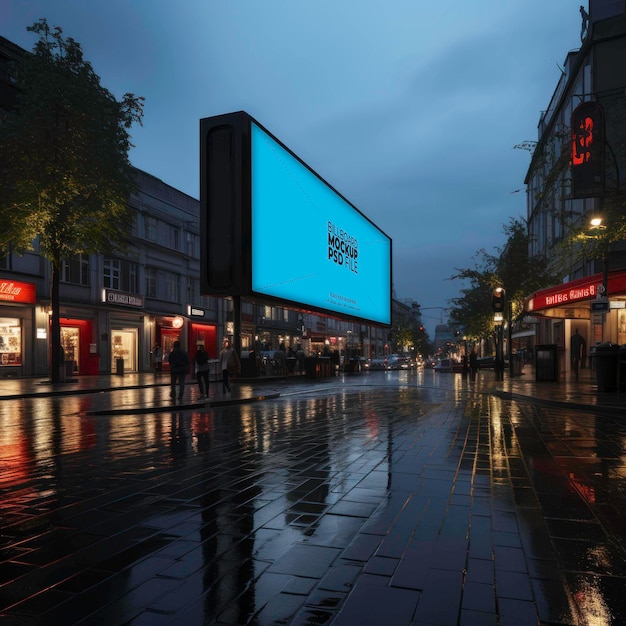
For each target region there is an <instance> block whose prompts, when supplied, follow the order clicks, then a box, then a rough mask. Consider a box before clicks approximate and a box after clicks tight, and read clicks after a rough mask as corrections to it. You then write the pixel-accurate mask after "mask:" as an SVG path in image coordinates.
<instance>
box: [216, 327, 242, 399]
mask: <svg viewBox="0 0 626 626" xmlns="http://www.w3.org/2000/svg"><path fill="white" fill-rule="evenodd" d="M220 369H221V370H222V392H226V391H230V379H231V377H232V376H235V375H237V374H239V373H240V372H241V361H240V360H239V357H238V356H237V353H236V352H235V351H234V350H233V348H231V345H230V340H228V339H224V349H223V350H222V351H221V352H220Z"/></svg>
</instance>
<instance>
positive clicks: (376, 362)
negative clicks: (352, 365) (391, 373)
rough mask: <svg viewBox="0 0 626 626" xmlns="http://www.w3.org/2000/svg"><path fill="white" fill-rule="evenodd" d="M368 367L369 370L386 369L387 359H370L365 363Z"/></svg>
mask: <svg viewBox="0 0 626 626" xmlns="http://www.w3.org/2000/svg"><path fill="white" fill-rule="evenodd" d="M365 367H366V369H368V370H385V369H387V359H380V358H375V359H370V360H369V361H367V363H366V364H365Z"/></svg>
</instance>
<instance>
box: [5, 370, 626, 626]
mask: <svg viewBox="0 0 626 626" xmlns="http://www.w3.org/2000/svg"><path fill="white" fill-rule="evenodd" d="M490 376H491V377H492V376H493V374H492V373H490V372H487V373H482V374H481V378H480V379H479V381H478V382H477V384H476V385H470V384H468V383H467V381H466V380H463V379H461V377H460V376H458V375H452V374H447V375H441V374H434V373H433V372H430V371H426V372H424V373H420V374H414V373H409V374H407V373H404V372H400V373H385V372H380V373H378V372H376V373H374V372H371V373H369V374H363V375H357V376H345V377H343V376H342V377H339V378H336V379H327V380H323V381H303V380H298V381H294V380H286V381H278V380H277V381H265V382H254V383H253V384H251V383H248V382H241V383H240V384H239V385H238V388H237V389H236V390H235V391H234V392H233V394H231V395H222V394H221V390H219V389H214V391H213V392H212V395H211V397H210V398H209V400H208V401H206V400H201V399H200V398H198V397H197V396H196V392H195V390H194V388H193V387H190V388H189V389H188V391H187V392H186V393H187V394H188V395H187V398H188V399H187V400H184V401H183V403H182V404H181V405H172V404H171V402H170V401H169V398H167V397H166V396H168V392H169V390H168V389H167V387H166V386H161V385H157V386H155V381H154V380H153V379H150V378H148V377H145V376H140V375H139V376H135V377H133V376H126V377H124V380H123V381H119V380H115V379H112V377H109V378H108V379H107V380H105V379H98V380H92V381H88V380H80V381H78V382H77V383H75V384H73V386H72V384H71V383H68V385H66V386H65V388H64V389H63V390H60V389H52V388H50V386H46V385H41V383H40V382H38V381H22V382H17V381H0V393H2V394H3V395H4V398H5V399H4V400H2V401H0V464H1V468H0V469H1V470H2V471H1V473H0V476H1V478H0V486H1V487H2V490H3V496H2V500H1V505H0V515H1V519H0V521H1V522H2V526H1V529H2V530H1V531H0V545H1V546H2V556H1V557H0V559H1V561H0V617H1V618H2V623H3V624H5V623H6V624H9V625H11V624H26V625H29V624H63V625H66V624H90V625H91V624H107V625H109V624H110V625H115V624H133V625H142V624H150V625H152V624H154V625H157V626H158V625H160V624H181V625H182V624H185V625H186V626H191V625H193V624H233V625H235V624H255V625H263V624H334V625H352V624H359V626H361V625H367V624H372V625H381V624H383V625H384V624H388V625H390V626H395V625H404V624H406V625H409V624H416V625H424V626H425V625H431V624H451V625H462V626H468V625H472V624H481V625H483V624H494V625H495V624H499V625H501V626H504V625H507V624H513V625H516V626H517V625H519V624H522V625H525V624H539V623H541V624H622V623H626V602H625V600H624V597H623V596H624V594H623V589H624V583H625V582H626V559H625V558H624V557H625V556H626V551H625V550H626V547H625V545H624V537H626V532H625V531H626V527H625V523H624V519H626V517H625V513H626V504H625V499H624V498H625V493H626V490H625V482H624V479H625V477H626V463H625V456H624V445H625V441H626V426H625V423H626V422H624V417H623V416H624V412H623V411H622V410H621V407H622V401H623V397H622V394H620V393H614V394H600V393H597V392H596V391H595V390H594V388H593V385H592V384H591V383H590V382H589V381H586V382H582V383H579V384H576V385H573V384H570V383H568V382H566V381H563V382H562V383H560V384H548V385H545V384H535V383H533V382H532V380H529V377H528V376H524V377H522V378H520V379H518V380H515V379H513V380H510V381H509V380H506V381H504V382H503V383H499V384H497V385H496V384H494V383H493V382H492V380H491V378H490ZM107 383H108V384H107ZM90 385H91V386H92V387H93V388H100V389H113V388H115V390H114V391H104V392H100V393H87V392H88V391H93V389H90ZM124 387H133V388H130V389H129V388H124ZM57 391H58V392H59V394H60V395H58V396H54V395H50V394H51V393H53V392H57ZM20 396H21V397H20ZM261 399H263V401H260V400H261ZM254 400H256V401H254ZM151 409H152V411H151Z"/></svg>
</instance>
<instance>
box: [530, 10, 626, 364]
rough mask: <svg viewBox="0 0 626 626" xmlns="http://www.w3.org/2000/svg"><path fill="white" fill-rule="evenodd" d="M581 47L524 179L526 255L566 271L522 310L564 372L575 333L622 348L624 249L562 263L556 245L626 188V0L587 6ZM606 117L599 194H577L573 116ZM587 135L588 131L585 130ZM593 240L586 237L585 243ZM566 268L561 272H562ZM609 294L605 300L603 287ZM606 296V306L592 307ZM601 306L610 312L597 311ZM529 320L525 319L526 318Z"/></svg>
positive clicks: (568, 62)
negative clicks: (590, 111)
mask: <svg viewBox="0 0 626 626" xmlns="http://www.w3.org/2000/svg"><path fill="white" fill-rule="evenodd" d="M581 19H582V24H581V46H580V48H579V49H578V50H575V51H572V52H569V53H568V54H567V56H566V59H565V63H564V66H563V73H562V76H561V78H560V80H559V82H558V84H557V86H556V89H555V91H554V94H553V95H552V98H551V100H550V103H549V105H548V107H547V109H546V111H544V112H543V113H542V114H541V117H540V120H539V126H538V130H539V134H538V140H537V144H536V146H535V148H534V153H533V157H532V160H531V164H530V167H529V169H528V172H527V175H526V180H525V183H526V186H527V217H528V228H529V234H530V250H529V254H530V255H531V256H532V255H537V254H540V253H541V254H545V253H547V254H548V256H550V257H551V258H553V259H554V260H555V262H556V260H557V258H558V259H559V262H560V264H561V268H562V269H564V272H565V279H564V283H563V284H561V285H555V286H554V287H552V288H550V289H545V290H541V291H539V292H537V293H534V294H528V297H527V298H526V302H525V309H526V311H527V312H528V314H529V315H530V316H532V317H533V318H534V321H535V322H536V323H535V324H533V326H534V327H535V329H536V330H535V335H536V336H535V342H536V343H537V344H556V345H557V346H558V348H559V352H560V355H561V357H560V358H561V368H562V371H568V370H569V367H570V361H571V359H569V358H567V356H568V354H569V337H571V336H572V335H573V334H574V333H575V332H576V331H578V332H579V333H580V334H581V335H582V336H583V337H584V339H585V341H586V344H587V346H589V347H591V346H593V345H595V344H598V343H601V342H607V341H611V342H614V343H619V344H624V343H626V310H625V309H623V308H620V307H623V306H624V301H625V300H626V290H625V289H624V287H625V286H626V282H625V281H624V278H626V270H625V269H624V268H625V267H626V255H625V252H624V251H625V250H626V247H625V246H624V243H623V242H621V243H617V244H614V245H613V246H612V247H611V248H610V250H609V251H608V254H606V255H605V256H604V258H581V256H580V255H576V254H571V255H570V256H569V257H565V260H564V257H563V254H562V252H560V251H559V244H560V242H562V241H563V239H564V238H566V236H567V234H568V231H569V229H570V228H573V227H576V228H580V227H584V228H586V225H587V224H588V223H590V220H591V218H592V217H598V216H602V215H603V212H604V213H606V208H607V206H608V203H609V202H611V201H613V202H616V201H617V200H618V198H619V194H620V193H621V189H622V188H623V186H624V183H623V180H622V178H623V173H624V172H625V171H626V150H625V145H626V116H625V115H624V113H625V112H626V7H625V3H624V2H623V1H619V2H618V1H615V2H606V1H603V0H590V2H589V11H588V12H587V11H585V10H584V8H583V7H581ZM589 102H592V103H597V104H598V105H599V107H600V109H601V110H602V111H603V117H604V125H605V138H606V144H605V149H604V151H603V154H602V158H603V171H602V174H603V176H604V179H605V185H604V189H603V190H602V191H601V192H592V193H583V194H580V193H578V192H577V190H576V188H575V186H573V184H572V182H573V181H572V167H571V164H572V154H573V152H572V148H573V144H574V142H575V141H576V139H575V134H574V133H575V131H576V130H577V129H574V128H572V114H573V113H574V111H575V110H576V109H577V107H579V105H581V104H582V103H589ZM588 130H589V128H587V131H588ZM593 235H594V233H593V231H592V230H589V236H590V237H593ZM563 264H565V267H563ZM604 282H606V283H607V288H608V294H602V291H603V288H602V285H603V283H604ZM606 295H608V303H607V304H606V305H600V304H598V303H597V302H596V301H597V300H599V299H601V298H602V296H606ZM604 306H606V308H607V310H606V311H603V310H600V309H601V308H602V307H604ZM527 321H528V318H527Z"/></svg>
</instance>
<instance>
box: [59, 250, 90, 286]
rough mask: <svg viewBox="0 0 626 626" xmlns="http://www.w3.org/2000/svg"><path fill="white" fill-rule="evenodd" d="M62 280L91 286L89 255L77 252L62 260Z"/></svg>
mask: <svg viewBox="0 0 626 626" xmlns="http://www.w3.org/2000/svg"><path fill="white" fill-rule="evenodd" d="M61 282H63V283H71V284H73V285H84V286H85V287H89V255H87V254H77V255H76V256H74V257H72V258H71V259H69V260H67V261H62V262H61Z"/></svg>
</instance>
